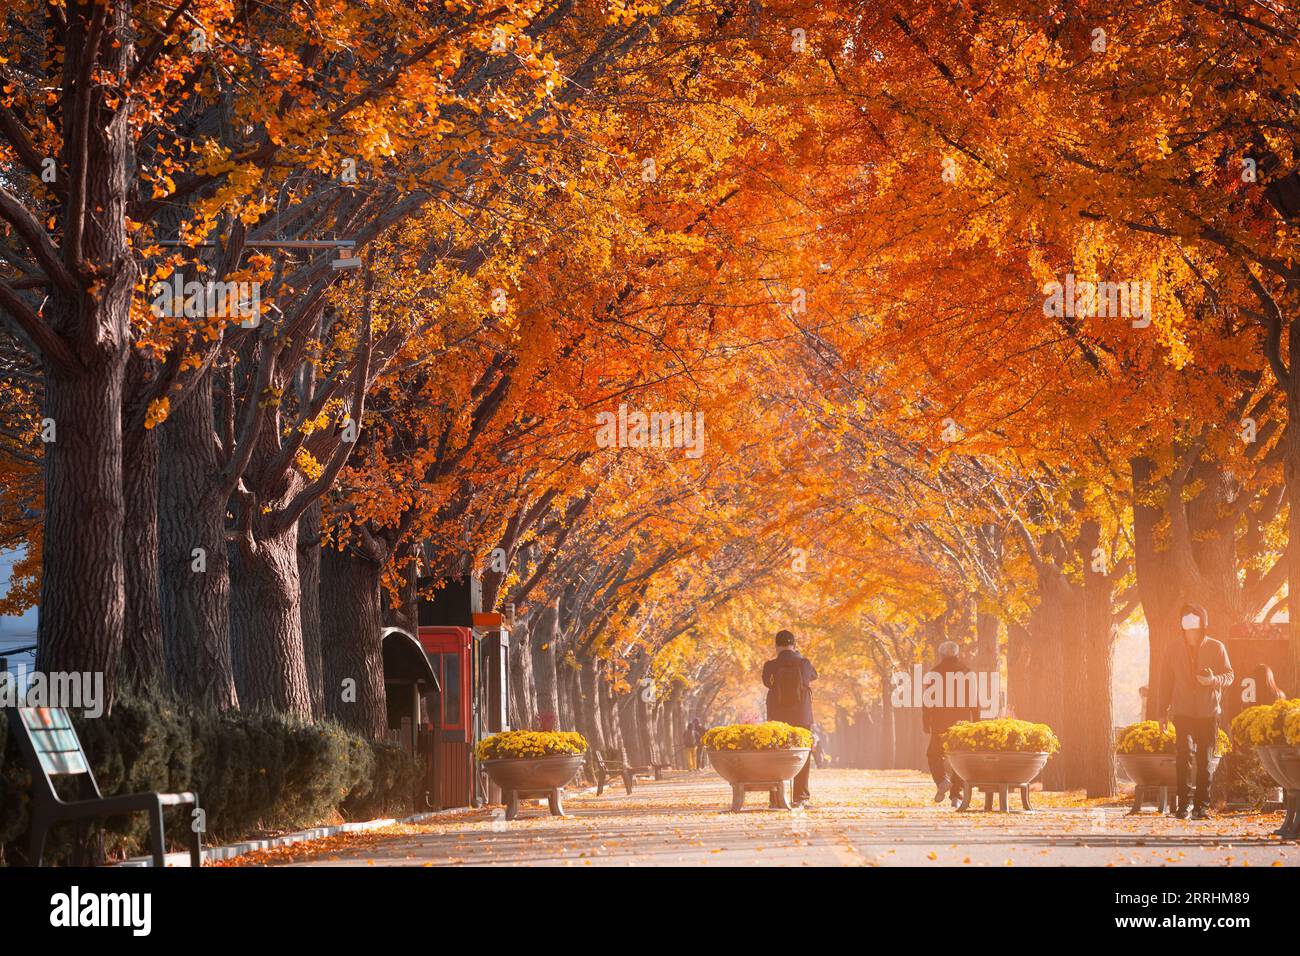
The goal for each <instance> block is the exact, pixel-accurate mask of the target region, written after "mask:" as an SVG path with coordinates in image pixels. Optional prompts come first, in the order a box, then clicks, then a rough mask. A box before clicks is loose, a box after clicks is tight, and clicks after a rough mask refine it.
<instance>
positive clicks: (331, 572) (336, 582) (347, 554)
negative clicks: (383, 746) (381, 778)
mask: <svg viewBox="0 0 1300 956" xmlns="http://www.w3.org/2000/svg"><path fill="white" fill-rule="evenodd" d="M382 570H383V567H382V565H381V564H380V563H379V562H377V561H374V560H372V559H370V558H369V557H367V556H366V555H363V554H360V553H359V552H357V551H355V550H354V549H352V548H344V549H343V550H342V551H338V550H336V549H334V548H326V549H324V550H323V551H322V552H321V561H320V577H321V591H320V595H321V596H320V609H321V669H322V675H323V680H324V687H325V713H326V714H327V715H328V716H330V717H333V718H334V719H335V720H337V721H338V722H339V723H341V724H342V725H343V726H345V727H348V728H349V729H351V730H355V731H356V732H357V733H361V734H365V735H366V736H368V737H371V738H374V739H378V738H380V737H382V736H384V734H385V733H386V732H387V729H388V712H387V704H386V699H385V696H384V657H383V640H382V637H381V634H382V632H383V622H382V613H381V610H380V593H379V591H380V587H379V577H380V574H381V572H382Z"/></svg>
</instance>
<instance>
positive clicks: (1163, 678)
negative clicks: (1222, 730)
mask: <svg viewBox="0 0 1300 956" xmlns="http://www.w3.org/2000/svg"><path fill="white" fill-rule="evenodd" d="M1179 617H1180V618H1181V623H1182V627H1183V637H1182V640H1179V641H1174V642H1173V643H1171V644H1170V645H1169V647H1168V648H1167V649H1166V650H1165V657H1164V664H1163V667H1162V668H1161V672H1160V694H1159V696H1158V697H1157V698H1156V715H1157V716H1158V717H1159V719H1160V729H1161V731H1164V730H1165V729H1166V728H1167V727H1168V726H1169V722H1170V721H1171V720H1172V721H1173V724H1174V733H1175V735H1176V736H1177V739H1178V745H1177V748H1176V755H1177V756H1176V759H1177V761H1178V777H1177V779H1178V800H1177V803H1176V805H1175V809H1174V814H1175V815H1176V816H1177V817H1178V818H1179V819H1186V818H1187V815H1188V811H1189V810H1191V815H1192V818H1193V819H1195V820H1205V819H1208V818H1209V815H1210V787H1211V785H1212V784H1213V782H1214V781H1213V774H1212V772H1211V770H1210V754H1211V753H1213V752H1214V748H1215V747H1216V745H1217V743H1218V732H1219V714H1220V713H1221V708H1220V703H1221V700H1222V697H1223V689H1224V688H1225V687H1231V686H1232V684H1233V681H1234V680H1235V679H1236V678H1235V676H1234V675H1233V673H1232V663H1231V662H1230V661H1229V660H1228V649H1227V648H1226V647H1224V646H1223V645H1222V644H1221V643H1219V642H1218V641H1216V640H1214V638H1212V637H1209V636H1207V634H1206V630H1207V629H1208V628H1209V626H1210V616H1209V614H1208V613H1207V612H1206V610H1205V608H1203V607H1201V606H1199V605H1196V604H1184V605H1183V609H1182V612H1181V613H1180V614H1179ZM1193 752H1194V753H1195V757H1196V760H1195V768H1193V766H1192V755H1193ZM1193 769H1194V771H1195V776H1194V777H1193ZM1193 779H1194V780H1195V783H1196V794H1195V801H1194V809H1193V808H1192V803H1193V801H1191V800H1190V799H1189V798H1190V797H1191V790H1192V781H1193Z"/></svg>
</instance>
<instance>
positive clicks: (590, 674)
mask: <svg viewBox="0 0 1300 956" xmlns="http://www.w3.org/2000/svg"><path fill="white" fill-rule="evenodd" d="M577 653H578V662H579V666H578V688H577V689H578V695H577V697H576V698H574V702H573V706H574V716H575V717H576V718H577V724H578V732H579V733H581V734H582V735H583V736H584V737H586V738H587V742H588V743H589V744H590V746H592V747H595V748H596V749H597V750H604V749H605V748H606V747H612V746H614V743H613V741H612V740H609V739H607V738H606V737H605V734H604V728H603V727H602V726H601V719H600V718H601V714H600V691H599V689H598V685H599V684H600V678H599V677H598V676H597V675H596V662H595V661H594V660H592V658H591V657H590V656H589V655H588V654H587V652H586V650H585V649H579V650H578V652H577Z"/></svg>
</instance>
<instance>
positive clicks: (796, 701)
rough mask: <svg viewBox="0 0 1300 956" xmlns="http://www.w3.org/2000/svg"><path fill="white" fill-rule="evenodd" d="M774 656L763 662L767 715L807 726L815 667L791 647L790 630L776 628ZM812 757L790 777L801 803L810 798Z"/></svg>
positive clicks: (797, 804)
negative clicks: (809, 786)
mask: <svg viewBox="0 0 1300 956" xmlns="http://www.w3.org/2000/svg"><path fill="white" fill-rule="evenodd" d="M776 649H777V654H776V657H775V658H773V659H772V660H770V661H768V662H767V663H766V664H764V665H763V686H764V687H766V688H767V719H768V720H779V721H782V722H783V723H787V724H790V725H791V726H793V727H803V728H804V729H805V730H811V729H812V724H813V709H812V689H811V688H810V687H809V685H810V684H811V683H812V682H813V681H815V680H816V679H817V668H815V667H813V665H812V661H810V660H808V658H806V657H804V656H803V655H802V654H800V653H799V652H798V650H796V649H795V641H794V634H792V633H791V632H790V631H778V632H777V635H776ZM811 769H812V760H807V761H805V762H804V765H803V769H802V770H800V771H799V772H798V773H797V774H796V775H795V778H794V802H795V805H796V806H805V805H807V803H808V802H809V800H810V799H811V794H810V793H809V791H808V774H809V771H810V770H811Z"/></svg>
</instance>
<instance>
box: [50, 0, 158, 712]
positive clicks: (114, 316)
mask: <svg viewBox="0 0 1300 956" xmlns="http://www.w3.org/2000/svg"><path fill="white" fill-rule="evenodd" d="M93 9H95V8H89V7H86V6H76V7H74V8H71V9H69V10H67V11H66V12H64V13H62V14H60V18H62V19H64V20H65V21H66V23H67V25H66V26H61V25H59V23H58V20H56V19H55V18H53V17H51V18H50V20H49V22H50V24H51V31H52V33H53V35H54V36H56V37H57V38H58V39H60V40H62V43H63V49H62V50H61V55H62V61H63V83H62V96H61V104H62V109H61V110H60V111H59V112H58V117H59V119H60V121H61V123H62V125H63V126H64V127H65V128H63V129H61V130H60V132H61V133H62V134H63V135H62V136H61V137H60V139H61V143H62V147H61V149H60V154H59V157H58V160H59V162H58V169H59V170H60V173H59V175H61V176H63V177H65V181H68V185H67V200H66V201H60V202H57V203H55V204H53V206H52V208H51V210H50V213H51V215H52V216H53V218H54V219H55V220H56V221H57V222H58V224H59V226H60V235H61V243H62V247H61V248H60V249H54V248H53V246H52V245H51V244H49V243H48V240H45V256H46V258H47V259H48V262H45V263H42V264H43V265H44V266H45V269H46V272H47V273H49V278H50V279H51V280H52V281H51V286H50V296H49V300H48V301H47V303H46V305H45V308H44V315H45V317H47V318H48V321H49V326H48V329H46V330H45V333H44V334H43V335H42V340H43V341H40V342H39V344H40V346H41V352H42V360H43V364H44V366H45V383H44V384H45V389H44V394H45V398H44V407H43V416H44V417H45V418H47V419H50V420H51V422H52V423H53V427H54V429H55V434H54V435H53V436H52V437H53V440H52V441H47V442H46V444H45V449H44V457H43V470H44V476H43V477H44V509H45V521H44V529H43V536H44V537H43V545H42V563H41V592H40V616H39V620H38V623H37V644H38V649H37V653H36V667H37V669H38V670H40V671H46V672H49V671H90V672H98V673H102V674H103V675H104V687H105V692H106V695H107V701H106V704H107V705H108V706H111V705H112V700H113V695H114V693H115V688H116V677H117V668H118V662H119V659H120V657H121V653H122V640H123V628H124V624H125V618H126V572H125V568H124V554H123V530H124V522H125V512H126V508H125V501H124V497H123V482H122V386H123V379H124V375H125V372H126V362H127V353H128V349H129V348H130V309H131V294H132V288H133V286H134V283H135V277H136V268H135V264H134V258H133V256H132V254H131V250H130V245H129V242H128V239H127V228H126V218H127V217H126V214H127V200H128V189H127V181H128V178H129V176H130V174H131V170H132V169H133V166H134V162H135V158H134V154H133V144H134V137H133V136H132V135H131V128H130V122H131V110H130V108H129V101H128V102H123V101H124V100H125V99H127V97H128V95H129V94H128V91H127V86H128V83H127V73H128V70H129V68H130V65H131V63H132V62H133V61H134V58H135V48H134V42H133V36H134V30H133V27H132V22H131V18H132V9H131V4H130V3H129V2H125V0H123V2H119V3H116V4H114V5H113V6H112V8H111V9H109V10H108V11H106V12H105V11H104V10H103V9H102V8H98V14H99V16H102V17H103V20H102V21H100V20H98V18H97V17H96V18H95V21H96V22H99V23H102V30H99V29H95V28H93V27H91V22H92V10H93ZM36 229H40V225H39V224H37V225H36ZM41 239H42V240H44V236H43V235H42V236H41ZM92 284H93V289H92V288H91V286H92ZM29 324H30V325H31V328H30V329H29V331H36V332H38V334H40V332H39V329H38V327H43V326H44V323H43V322H42V321H41V319H40V318H39V317H38V318H36V319H35V322H34V323H30V322H29Z"/></svg>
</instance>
